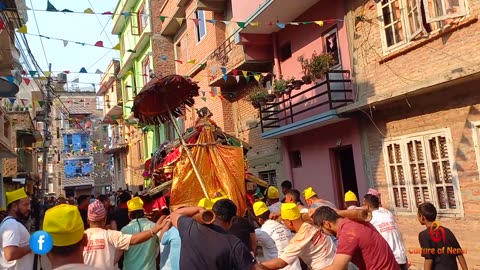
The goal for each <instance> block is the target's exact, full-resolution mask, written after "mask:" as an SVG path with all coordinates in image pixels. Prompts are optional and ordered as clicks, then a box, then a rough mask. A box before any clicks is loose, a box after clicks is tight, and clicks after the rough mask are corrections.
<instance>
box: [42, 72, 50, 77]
mask: <svg viewBox="0 0 480 270" xmlns="http://www.w3.org/2000/svg"><path fill="white" fill-rule="evenodd" d="M43 74H45V77H50V75H51V74H52V72H50V71H44V72H43Z"/></svg>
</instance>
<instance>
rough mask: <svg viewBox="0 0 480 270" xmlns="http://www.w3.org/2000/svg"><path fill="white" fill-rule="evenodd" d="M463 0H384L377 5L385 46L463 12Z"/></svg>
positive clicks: (402, 41)
mask: <svg viewBox="0 0 480 270" xmlns="http://www.w3.org/2000/svg"><path fill="white" fill-rule="evenodd" d="M464 1H465V0H383V1H381V2H380V3H379V4H378V13H379V16H380V17H379V18H380V20H381V21H382V24H381V27H382V38H383V45H384V48H385V49H387V50H390V49H394V48H396V47H398V46H400V45H402V44H406V42H408V41H411V40H413V39H415V38H418V37H419V36H420V34H421V33H424V34H427V33H430V32H433V31H435V30H438V29H440V28H441V27H443V26H445V25H448V24H450V23H451V22H452V21H453V20H452V19H453V18H458V17H462V16H465V15H466V8H465V3H464Z"/></svg>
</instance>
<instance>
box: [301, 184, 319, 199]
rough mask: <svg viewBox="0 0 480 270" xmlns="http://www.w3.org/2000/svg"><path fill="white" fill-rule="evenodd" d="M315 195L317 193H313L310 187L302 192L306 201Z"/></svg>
mask: <svg viewBox="0 0 480 270" xmlns="http://www.w3.org/2000/svg"><path fill="white" fill-rule="evenodd" d="M315 195H317V193H315V191H314V190H313V188H312V187H308V188H306V189H305V190H304V191H303V197H305V199H306V200H308V199H310V198H311V197H313V196H315Z"/></svg>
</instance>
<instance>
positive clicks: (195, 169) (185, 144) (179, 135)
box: [168, 108, 210, 200]
mask: <svg viewBox="0 0 480 270" xmlns="http://www.w3.org/2000/svg"><path fill="white" fill-rule="evenodd" d="M168 116H169V117H170V121H172V124H173V127H174V128H175V131H176V132H177V134H178V137H179V139H180V143H181V145H182V147H183V149H184V150H185V152H186V153H187V157H188V159H189V160H190V163H191V164H192V168H193V171H194V172H195V175H196V176H197V179H198V182H199V183H200V186H201V187H202V190H203V194H204V195H205V198H207V199H209V200H210V196H209V195H208V192H207V188H206V187H205V183H204V182H203V178H202V176H201V175H200V171H198V168H197V165H196V164H195V160H194V159H193V156H192V153H191V152H190V149H188V146H187V143H186V142H185V140H184V139H183V137H182V133H181V132H180V128H179V127H178V125H177V121H175V118H174V117H173V114H172V111H171V110H170V108H168Z"/></svg>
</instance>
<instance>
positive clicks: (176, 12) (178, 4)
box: [160, 0, 188, 37]
mask: <svg viewBox="0 0 480 270" xmlns="http://www.w3.org/2000/svg"><path fill="white" fill-rule="evenodd" d="M186 2H188V1H185V0H167V1H166V2H165V3H164V4H163V6H162V8H161V10H160V14H162V15H164V16H167V17H168V18H165V21H164V22H163V25H162V30H161V31H160V34H161V35H162V36H169V37H173V36H174V35H175V34H176V33H177V31H178V30H179V29H180V27H181V26H182V25H181V24H179V23H178V21H177V20H176V18H185V17H187V16H186V13H185V8H186V7H185V5H186ZM172 17H176V18H172ZM183 22H185V21H183ZM182 24H183V23H182Z"/></svg>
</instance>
